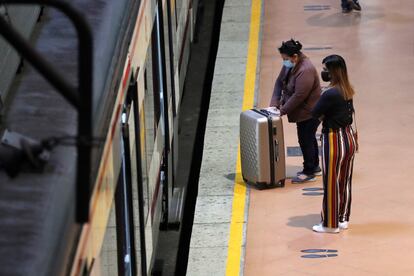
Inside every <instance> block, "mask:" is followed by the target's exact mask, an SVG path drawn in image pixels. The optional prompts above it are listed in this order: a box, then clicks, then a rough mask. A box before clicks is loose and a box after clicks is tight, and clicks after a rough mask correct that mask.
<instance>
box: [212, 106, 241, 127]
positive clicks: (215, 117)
mask: <svg viewBox="0 0 414 276" xmlns="http://www.w3.org/2000/svg"><path fill="white" fill-rule="evenodd" d="M241 108H242V107H241V105H238V106H236V107H233V106H229V107H227V108H220V109H210V110H209V113H208V121H207V127H210V128H215V127H224V126H225V127H238V126H239V121H240V112H241Z"/></svg>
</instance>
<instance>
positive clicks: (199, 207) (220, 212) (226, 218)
mask: <svg viewBox="0 0 414 276" xmlns="http://www.w3.org/2000/svg"><path fill="white" fill-rule="evenodd" d="M232 202H233V196H199V197H198V198H197V203H196V212H195V215H194V223H225V222H230V219H231V206H232Z"/></svg>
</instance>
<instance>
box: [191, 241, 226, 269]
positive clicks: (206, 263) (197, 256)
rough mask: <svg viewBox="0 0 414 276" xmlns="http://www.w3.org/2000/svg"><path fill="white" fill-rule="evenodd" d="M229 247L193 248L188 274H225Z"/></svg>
mask: <svg viewBox="0 0 414 276" xmlns="http://www.w3.org/2000/svg"><path fill="white" fill-rule="evenodd" d="M226 261H227V247H219V248H218V247H215V248H191V249H190V256H189V260H188V268H187V275H188V276H212V275H217V276H219V275H225V274H226Z"/></svg>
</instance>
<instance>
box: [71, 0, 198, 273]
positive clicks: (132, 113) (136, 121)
mask: <svg viewBox="0 0 414 276" xmlns="http://www.w3.org/2000/svg"><path fill="white" fill-rule="evenodd" d="M140 2H141V3H140V5H139V9H138V11H137V12H138V13H137V16H136V17H132V18H133V21H132V22H131V24H134V30H133V34H132V37H131V40H130V42H129V43H128V52H127V55H126V58H125V60H123V65H122V66H121V67H120V68H122V74H121V78H120V79H119V86H118V87H117V89H118V92H117V93H116V100H115V103H114V105H112V106H109V107H108V110H105V111H102V114H108V113H109V114H111V116H106V117H103V118H104V120H105V118H108V119H109V118H110V119H109V120H108V119H106V121H105V122H103V123H101V125H104V126H105V127H104V128H103V129H107V131H106V139H105V145H104V147H103V151H102V154H101V158H97V159H96V160H94V161H96V162H97V163H99V169H98V172H97V174H96V177H95V184H94V189H93V194H92V197H91V205H90V208H91V209H90V222H89V223H88V224H85V225H84V226H83V227H82V230H81V234H80V239H79V242H78V244H77V249H76V253H75V257H74V259H73V265H72V268H71V273H70V274H71V275H81V274H82V273H85V271H87V274H90V275H150V274H151V271H152V268H153V265H154V259H153V255H154V254H153V253H154V248H155V246H156V244H157V238H158V234H159V231H160V229H169V228H174V227H177V226H178V225H179V223H180V219H181V212H180V209H181V208H180V206H182V204H183V202H182V201H183V198H182V191H180V190H179V189H178V188H177V187H176V185H174V184H175V183H174V179H175V174H176V170H177V165H176V164H177V158H178V156H177V152H176V149H177V139H175V138H176V137H177V135H178V127H177V125H178V118H179V108H180V99H181V96H182V92H183V85H184V80H185V76H186V71H187V70H186V69H187V64H188V60H189V57H190V54H189V53H190V44H191V41H192V37H193V32H194V25H195V21H196V15H197V12H196V11H197V4H198V1H194V0H190V1H187V0H176V1H174V0H173V1H171V0H159V1H156V0H146V1H145V0H143V1H140ZM106 126H107V127H106ZM114 232H116V235H114ZM115 236H116V241H117V242H116V250H113V249H114V248H115V244H114V241H115V239H114V237H115ZM115 261H116V262H115ZM116 263H117V265H114V264H116Z"/></svg>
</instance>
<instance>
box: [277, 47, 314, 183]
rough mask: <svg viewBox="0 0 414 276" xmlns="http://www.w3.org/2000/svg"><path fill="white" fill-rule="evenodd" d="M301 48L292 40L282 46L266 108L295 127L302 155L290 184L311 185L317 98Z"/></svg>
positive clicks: (309, 62) (307, 60)
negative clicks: (276, 111) (276, 110)
mask: <svg viewBox="0 0 414 276" xmlns="http://www.w3.org/2000/svg"><path fill="white" fill-rule="evenodd" d="M301 49H302V44H301V43H300V42H299V41H295V40H293V39H291V40H289V41H286V42H282V46H281V47H280V48H279V53H280V55H281V57H282V59H283V67H282V69H281V71H280V73H279V76H278V77H277V79H276V82H275V86H274V90H273V95H272V99H271V101H270V106H275V107H277V108H279V109H280V114H281V116H283V115H286V114H287V116H288V120H289V122H291V123H296V126H297V135H298V140H299V145H300V148H301V150H302V153H303V170H302V171H300V172H298V173H297V176H296V177H294V178H293V179H292V183H303V182H307V181H314V180H315V175H321V168H320V166H319V152H318V143H317V140H316V137H315V135H316V130H317V128H318V126H319V124H320V122H319V120H318V119H315V118H313V117H312V114H311V111H312V108H313V107H314V106H315V104H316V102H317V101H318V99H319V97H320V95H321V86H320V82H319V75H318V72H317V71H316V68H315V66H313V64H312V62H311V61H310V60H309V58H308V57H306V56H305V55H304V54H303V53H302V52H301Z"/></svg>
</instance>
